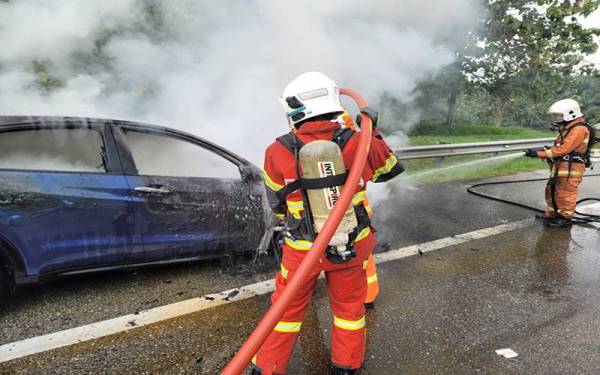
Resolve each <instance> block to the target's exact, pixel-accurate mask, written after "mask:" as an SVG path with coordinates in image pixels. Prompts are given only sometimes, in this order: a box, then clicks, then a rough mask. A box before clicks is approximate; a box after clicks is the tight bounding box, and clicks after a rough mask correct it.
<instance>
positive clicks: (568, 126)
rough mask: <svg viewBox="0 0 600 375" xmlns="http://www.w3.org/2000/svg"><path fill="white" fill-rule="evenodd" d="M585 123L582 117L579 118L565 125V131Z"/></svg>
mask: <svg viewBox="0 0 600 375" xmlns="http://www.w3.org/2000/svg"><path fill="white" fill-rule="evenodd" d="M583 122H585V118H584V117H580V118H576V119H575V120H573V121H571V122H569V123H568V124H567V125H565V129H571V128H572V127H573V126H575V125H577V124H581V123H583Z"/></svg>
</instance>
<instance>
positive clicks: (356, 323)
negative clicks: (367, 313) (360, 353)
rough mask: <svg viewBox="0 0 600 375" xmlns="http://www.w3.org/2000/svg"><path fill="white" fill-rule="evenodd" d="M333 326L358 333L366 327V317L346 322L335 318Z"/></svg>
mask: <svg viewBox="0 0 600 375" xmlns="http://www.w3.org/2000/svg"><path fill="white" fill-rule="evenodd" d="M333 325H335V326H336V327H338V328H341V329H345V330H346V331H357V330H359V329H362V328H364V327H365V317H364V316H363V317H362V318H360V319H358V320H346V319H342V318H338V317H337V316H335V315H334V316H333Z"/></svg>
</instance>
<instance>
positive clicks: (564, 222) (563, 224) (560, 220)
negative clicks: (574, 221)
mask: <svg viewBox="0 0 600 375" xmlns="http://www.w3.org/2000/svg"><path fill="white" fill-rule="evenodd" d="M544 224H545V226H546V227H548V228H569V227H570V226H571V220H570V219H566V218H564V217H562V216H557V217H555V218H552V219H550V220H547V221H546V222H545V223H544Z"/></svg>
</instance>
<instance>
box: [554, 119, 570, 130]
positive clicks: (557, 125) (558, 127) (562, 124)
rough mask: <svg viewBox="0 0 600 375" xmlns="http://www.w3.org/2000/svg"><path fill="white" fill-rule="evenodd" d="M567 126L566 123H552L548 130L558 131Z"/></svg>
mask: <svg viewBox="0 0 600 375" xmlns="http://www.w3.org/2000/svg"><path fill="white" fill-rule="evenodd" d="M566 124H567V121H554V122H552V124H551V125H550V130H556V131H558V130H560V129H561V128H562V127H563V126H565V125H566Z"/></svg>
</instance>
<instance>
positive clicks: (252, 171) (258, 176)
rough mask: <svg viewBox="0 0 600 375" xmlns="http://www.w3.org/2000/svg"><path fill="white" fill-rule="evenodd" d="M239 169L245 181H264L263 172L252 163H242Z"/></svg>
mask: <svg viewBox="0 0 600 375" xmlns="http://www.w3.org/2000/svg"><path fill="white" fill-rule="evenodd" d="M239 170H240V175H241V176H242V181H244V182H258V181H262V172H261V171H260V169H258V168H256V167H254V166H252V165H240V166H239Z"/></svg>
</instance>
